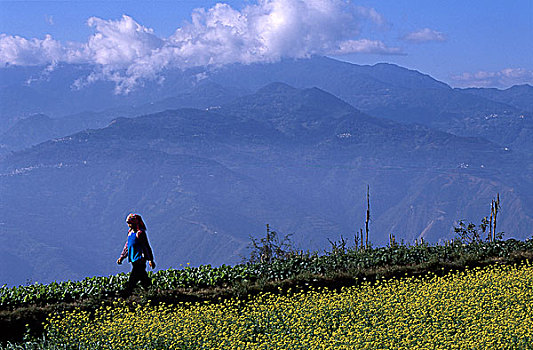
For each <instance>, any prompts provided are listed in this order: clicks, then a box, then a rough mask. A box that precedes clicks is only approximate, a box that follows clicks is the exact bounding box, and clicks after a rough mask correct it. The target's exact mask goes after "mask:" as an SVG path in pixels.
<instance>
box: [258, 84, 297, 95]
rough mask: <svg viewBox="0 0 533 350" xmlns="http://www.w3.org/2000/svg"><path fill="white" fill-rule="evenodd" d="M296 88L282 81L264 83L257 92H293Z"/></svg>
mask: <svg viewBox="0 0 533 350" xmlns="http://www.w3.org/2000/svg"><path fill="white" fill-rule="evenodd" d="M296 90H297V89H296V88H294V87H292V86H290V85H289V84H285V83H282V82H274V83H270V84H268V85H265V86H264V87H262V88H261V89H259V90H257V94H272V93H274V94H279V93H287V92H295V91H296Z"/></svg>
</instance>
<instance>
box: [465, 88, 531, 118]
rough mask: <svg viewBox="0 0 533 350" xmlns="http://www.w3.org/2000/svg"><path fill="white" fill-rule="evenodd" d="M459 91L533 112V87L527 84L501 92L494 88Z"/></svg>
mask: <svg viewBox="0 0 533 350" xmlns="http://www.w3.org/2000/svg"><path fill="white" fill-rule="evenodd" d="M461 90H462V91H464V92H468V93H469V94H472V95H477V96H481V97H484V98H487V99H490V100H493V101H498V102H502V103H505V104H508V105H510V106H513V107H515V108H518V109H522V110H525V111H529V112H532V111H533V86H531V85H528V84H524V85H515V86H511V87H510V88H508V89H503V90H501V89H495V88H468V89H461Z"/></svg>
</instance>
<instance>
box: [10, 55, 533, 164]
mask: <svg viewBox="0 0 533 350" xmlns="http://www.w3.org/2000/svg"><path fill="white" fill-rule="evenodd" d="M93 69H94V68H93V67H88V66H80V65H59V66H58V67H55V68H54V69H53V70H51V71H50V70H47V69H45V68H44V67H40V68H38V67H32V68H27V67H8V68H3V69H0V102H1V103H2V108H1V109H0V133H3V132H5V131H7V129H8V128H9V127H11V126H12V125H13V124H14V123H16V122H17V121H18V120H20V119H21V118H24V117H27V116H29V115H31V114H38V113H42V114H46V115H49V116H50V117H52V118H57V117H62V116H66V115H71V114H77V113H81V112H87V111H91V112H97V113H93V114H92V115H99V114H101V113H107V114H110V112H112V113H111V114H112V115H113V116H114V117H119V116H129V117H131V116H136V115H140V114H144V113H155V112H158V111H163V110H165V109H172V108H183V107H193V108H208V107H216V106H219V105H222V104H226V103H227V102H229V101H230V100H232V99H233V98H235V97H239V96H242V95H243V94H245V93H247V92H248V93H249V92H252V91H256V90H257V89H259V88H261V87H263V86H265V85H267V84H269V83H273V82H283V83H286V84H289V85H291V86H294V87H296V88H312V87H317V88H320V89H322V90H325V91H328V92H330V93H332V94H334V95H335V96H337V97H339V98H341V99H342V100H344V101H345V102H347V103H349V104H351V105H352V106H354V107H356V108H358V109H359V110H361V111H362V112H364V113H367V114H370V115H373V116H377V117H382V118H388V119H392V120H395V121H399V122H402V123H420V124H424V125H427V126H430V127H432V128H436V129H439V130H441V131H445V132H449V133H453V134H456V135H460V136H472V137H484V138H487V139H488V140H490V141H492V142H496V143H498V144H500V145H502V146H504V147H508V148H511V149H514V150H518V151H522V152H526V153H529V154H531V153H533V144H532V141H531V140H530V139H531V138H530V137H528V135H530V134H531V132H532V131H533V115H532V113H533V112H531V108H530V107H531V102H530V101H531V100H532V98H531V89H532V88H531V87H530V86H527V85H525V86H518V87H513V88H510V89H507V90H503V91H500V90H494V91H493V90H490V89H481V90H469V89H467V90H461V89H452V88H450V87H449V86H448V85H446V84H444V83H442V82H439V81H437V80H435V79H433V78H432V77H430V76H428V75H425V74H422V73H420V72H417V71H415V70H409V69H406V68H402V67H399V66H396V65H392V64H384V63H382V64H376V65H373V66H366V65H356V64H351V63H346V62H341V61H337V60H334V59H330V58H325V57H312V58H310V59H304V60H282V61H280V62H277V63H271V64H250V65H241V64H234V65H228V66H224V67H209V68H194V69H188V70H184V71H182V70H168V71H166V72H165V73H164V74H163V78H164V79H162V80H160V81H158V82H150V81H147V82H144V83H143V84H142V85H140V86H139V87H138V88H137V89H135V90H133V91H132V92H130V93H129V94H126V95H124V94H116V93H115V91H114V86H113V84H112V83H110V82H96V83H94V84H91V85H87V86H84V87H83V88H81V89H76V88H73V86H74V85H73V84H74V83H75V82H76V81H83V78H85V77H87V76H88V75H89V74H90V73H91V72H92V70H93ZM204 88H205V89H206V91H204V92H202V91H201V90H202V89H204ZM200 96H203V97H200Z"/></svg>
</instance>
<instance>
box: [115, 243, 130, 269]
mask: <svg viewBox="0 0 533 350" xmlns="http://www.w3.org/2000/svg"><path fill="white" fill-rule="evenodd" d="M127 256H128V241H126V244H124V249H122V253H120V257H119V258H118V260H117V264H119V265H120V264H122V260H124V259H126V257H127Z"/></svg>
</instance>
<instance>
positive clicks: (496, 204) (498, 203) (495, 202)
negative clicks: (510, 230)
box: [492, 193, 500, 241]
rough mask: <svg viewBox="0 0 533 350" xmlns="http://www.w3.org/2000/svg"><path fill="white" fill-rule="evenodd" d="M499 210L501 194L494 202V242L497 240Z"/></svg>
mask: <svg viewBox="0 0 533 350" xmlns="http://www.w3.org/2000/svg"><path fill="white" fill-rule="evenodd" d="M498 209H500V194H499V193H498V194H497V196H496V200H495V201H494V229H493V230H492V233H493V235H494V241H495V240H496V217H497V216H498Z"/></svg>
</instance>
